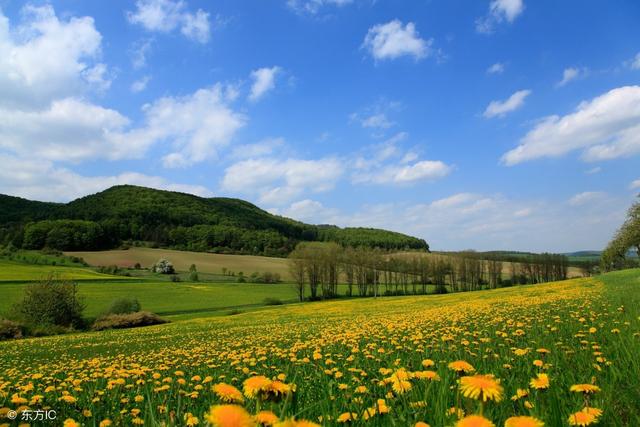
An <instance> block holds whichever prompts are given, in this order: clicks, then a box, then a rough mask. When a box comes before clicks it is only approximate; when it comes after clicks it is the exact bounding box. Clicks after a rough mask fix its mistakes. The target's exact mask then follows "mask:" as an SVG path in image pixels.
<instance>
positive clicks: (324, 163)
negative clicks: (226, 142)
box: [222, 158, 343, 205]
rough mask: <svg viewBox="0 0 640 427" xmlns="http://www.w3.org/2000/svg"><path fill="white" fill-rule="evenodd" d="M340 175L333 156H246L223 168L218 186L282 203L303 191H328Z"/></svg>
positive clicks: (273, 202)
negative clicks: (257, 157) (247, 157)
mask: <svg viewBox="0 0 640 427" xmlns="http://www.w3.org/2000/svg"><path fill="white" fill-rule="evenodd" d="M342 174H343V166H342V163H341V162H340V161H339V160H337V159H334V158H323V159H318V160H303V159H295V158H288V159H277V158H259V159H248V160H242V161H240V162H237V163H234V164H233V165H231V166H229V167H228V168H227V169H226V170H225V174H224V178H223V180H222V188H223V189H224V190H226V191H231V192H236V193H242V194H251V195H258V197H259V200H260V202H261V203H266V204H271V205H274V204H282V203H284V202H286V201H288V200H290V199H292V198H293V197H296V196H298V195H299V194H301V193H302V192H304V191H311V192H323V191H328V190H330V189H332V188H333V187H334V186H335V183H336V182H337V180H338V179H339V178H340V176H341V175H342Z"/></svg>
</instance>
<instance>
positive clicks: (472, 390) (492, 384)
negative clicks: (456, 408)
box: [460, 375, 503, 402]
mask: <svg viewBox="0 0 640 427" xmlns="http://www.w3.org/2000/svg"><path fill="white" fill-rule="evenodd" d="M502 390H503V389H502V386H501V385H500V380H496V379H495V378H494V377H493V375H474V376H467V377H462V378H460V391H461V392H462V395H463V396H465V397H470V398H472V399H476V400H482V401H483V402H486V401H487V400H495V401H496V402H499V401H500V400H502Z"/></svg>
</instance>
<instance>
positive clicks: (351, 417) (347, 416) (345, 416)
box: [336, 412, 358, 423]
mask: <svg viewBox="0 0 640 427" xmlns="http://www.w3.org/2000/svg"><path fill="white" fill-rule="evenodd" d="M356 419H358V414H356V413H355V412H344V413H342V414H340V416H339V417H338V418H337V419H336V421H337V422H339V423H346V422H348V421H355V420H356Z"/></svg>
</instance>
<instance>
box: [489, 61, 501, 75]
mask: <svg viewBox="0 0 640 427" xmlns="http://www.w3.org/2000/svg"><path fill="white" fill-rule="evenodd" d="M503 72H504V64H503V63H501V62H496V63H495V64H493V65H491V66H490V67H489V68H487V73H489V74H502V73H503Z"/></svg>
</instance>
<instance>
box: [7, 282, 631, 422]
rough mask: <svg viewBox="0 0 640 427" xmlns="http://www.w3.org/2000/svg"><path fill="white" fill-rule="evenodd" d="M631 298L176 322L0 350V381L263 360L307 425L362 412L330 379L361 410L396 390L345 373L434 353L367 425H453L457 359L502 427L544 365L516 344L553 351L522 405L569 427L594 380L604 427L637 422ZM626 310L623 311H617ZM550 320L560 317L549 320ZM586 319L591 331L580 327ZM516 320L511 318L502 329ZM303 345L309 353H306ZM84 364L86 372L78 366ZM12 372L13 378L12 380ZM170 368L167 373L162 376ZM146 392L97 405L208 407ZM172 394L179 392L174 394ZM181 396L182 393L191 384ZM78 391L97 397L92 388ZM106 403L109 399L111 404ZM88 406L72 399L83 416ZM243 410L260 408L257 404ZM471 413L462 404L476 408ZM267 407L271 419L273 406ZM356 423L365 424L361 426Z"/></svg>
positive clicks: (589, 285)
mask: <svg viewBox="0 0 640 427" xmlns="http://www.w3.org/2000/svg"><path fill="white" fill-rule="evenodd" d="M601 283H604V286H603V285H602V284H601ZM639 302H640V270H632V271H625V272H618V273H613V274H608V275H604V276H600V277H598V278H595V279H578V280H573V281H566V282H558V283H551V284H542V285H528V286H519V287H513V288H507V289H498V290H493V291H481V292H474V293H467V294H450V295H443V296H426V297H425V296H421V297H398V298H384V299H378V300H373V299H367V300H364V301H359V300H357V301H353V300H351V301H336V302H328V303H311V304H298V305H290V306H284V307H280V308H274V309H271V310H264V311H258V312H255V313H246V314H243V315H239V316H234V317H225V318H220V319H208V320H202V319H201V320H193V321H185V322H177V323H173V324H169V325H162V326H158V327H150V328H144V329H138V330H128V331H110V332H104V333H93V334H78V335H74V336H64V337H52V338H43V339H35V340H25V341H22V342H16V343H0V380H2V379H3V378H2V377H3V376H4V377H5V378H4V380H9V381H12V380H13V381H17V380H18V379H19V378H22V377H24V378H25V380H26V379H28V378H30V375H31V374H32V373H35V372H40V371H42V370H45V371H46V370H47V369H54V367H55V366H56V365H58V369H61V372H59V374H58V375H59V376H60V378H62V379H64V378H67V376H68V375H69V374H67V373H65V371H75V372H76V373H75V377H86V378H88V377H89V376H90V371H91V370H93V369H96V368H97V370H98V371H99V372H102V369H103V368H102V367H103V366H110V365H111V364H112V363H114V361H117V363H118V364H136V363H140V364H142V365H143V366H147V367H150V368H151V369H158V367H159V366H161V365H162V364H166V363H169V364H170V366H171V368H170V372H173V371H174V370H176V369H180V370H183V371H185V378H187V379H188V378H190V377H191V375H194V374H198V375H202V378H204V376H205V375H212V376H213V378H217V377H218V376H219V375H223V374H227V375H228V377H229V378H230V377H231V376H238V377H239V380H238V381H239V382H241V381H242V380H243V379H244V378H246V376H245V375H243V374H242V373H241V372H240V369H239V367H242V366H245V364H246V362H248V361H250V360H252V359H247V358H250V357H252V356H253V357H259V356H260V357H262V356H265V357H264V358H265V360H264V362H260V363H258V364H257V365H256V366H252V367H251V368H250V369H248V370H247V371H256V372H257V373H259V374H265V375H269V376H271V375H276V374H277V373H278V372H283V373H286V374H287V382H292V383H295V384H297V386H298V391H297V393H296V396H297V401H298V405H299V406H298V409H297V410H298V411H300V416H305V417H308V418H311V419H315V417H316V416H318V415H321V414H330V415H333V416H337V415H338V414H340V413H341V412H344V411H347V410H352V409H353V410H358V411H360V410H361V408H362V407H361V406H360V405H355V404H352V403H351V404H350V403H349V402H350V399H349V398H348V397H347V396H348V394H349V392H340V391H338V389H337V382H341V381H342V382H345V383H347V384H349V387H355V386H356V385H357V384H365V385H367V386H368V387H369V389H370V390H371V391H369V392H367V393H365V394H364V395H362V396H363V398H364V399H365V402H364V406H363V407H366V406H367V405H370V404H371V401H373V402H375V399H376V398H379V397H381V396H384V394H385V393H386V391H387V390H389V389H390V388H389V387H386V388H380V386H379V385H377V384H375V383H377V381H376V382H373V383H372V382H371V381H369V380H368V379H360V378H357V379H356V381H354V380H353V377H354V376H356V375H352V374H349V373H347V372H348V369H347V367H356V368H358V369H363V370H364V371H365V372H367V373H368V376H369V377H370V378H372V379H374V378H378V376H379V374H378V369H379V368H380V367H396V366H401V367H407V368H408V369H414V370H415V369H422V368H420V361H421V360H422V359H424V358H425V357H431V358H433V359H434V360H435V361H436V366H435V367H433V368H431V369H434V370H436V371H437V372H438V374H439V375H440V376H441V377H442V380H441V381H438V382H434V383H428V382H427V383H424V382H420V381H413V384H414V386H413V387H414V388H413V390H412V391H411V392H409V393H407V394H405V395H402V396H401V397H399V398H396V399H389V398H388V399H387V401H388V404H389V405H390V406H392V408H393V410H392V412H391V414H389V415H387V416H385V417H382V418H379V417H376V418H374V419H373V420H371V421H369V422H368V424H367V425H375V426H382V425H390V423H391V422H392V421H391V419H390V418H393V419H394V421H393V422H392V423H393V424H394V425H413V423H414V422H415V421H416V420H417V419H423V420H426V421H428V422H429V423H430V424H431V425H450V424H452V420H451V419H450V418H446V417H445V416H444V415H443V414H445V412H446V411H447V409H448V408H449V407H451V406H452V405H453V404H455V401H456V398H455V389H456V385H455V381H456V377H455V375H454V374H452V373H451V371H449V370H448V369H447V367H446V365H447V363H448V362H449V361H452V360H455V359H465V360H467V361H469V362H471V363H472V364H473V365H474V366H475V367H476V369H478V371H479V372H481V373H493V374H495V375H496V376H497V378H500V379H502V384H503V386H504V387H505V395H506V399H504V400H503V401H502V402H500V403H499V404H497V403H495V402H489V403H488V404H487V405H486V406H487V409H486V411H485V415H486V416H488V417H489V418H491V419H492V420H493V421H494V422H495V423H496V425H503V422H504V420H505V418H506V417H508V416H511V415H513V414H514V413H527V412H528V411H526V410H525V409H524V408H523V407H522V402H516V403H512V402H511V401H510V399H509V397H510V396H511V394H513V393H514V392H515V390H516V388H518V387H526V385H527V383H528V381H529V379H530V378H531V377H532V376H535V373H536V372H537V371H538V370H537V369H536V368H535V367H533V366H532V361H533V359H536V358H539V357H540V356H539V355H537V354H536V353H535V352H534V350H531V352H530V353H529V354H527V355H526V356H524V357H520V358H518V357H515V356H514V355H513V352H512V349H511V348H513V347H530V348H532V349H535V348H538V347H545V348H549V349H550V350H551V353H550V354H549V355H547V356H545V357H543V358H544V360H545V361H546V362H547V363H549V364H550V366H549V367H548V368H547V369H548V372H549V375H550V379H551V386H550V389H549V390H547V391H542V392H536V391H532V392H531V395H530V397H529V398H528V399H529V400H530V401H531V402H532V403H533V404H534V405H535V406H536V409H534V410H533V411H532V413H533V414H534V415H536V416H539V417H540V418H542V419H544V420H545V421H546V425H566V419H567V417H568V415H569V414H570V413H571V412H574V411H576V410H579V409H580V407H581V397H580V396H579V395H577V394H575V393H570V392H569V386H570V385H571V384H575V383H580V382H590V379H591V377H592V376H595V377H596V381H597V384H598V385H599V386H600V387H601V388H602V391H601V392H600V393H598V394H596V395H595V396H594V397H593V398H592V404H593V405H594V406H597V407H600V408H602V409H604V411H605V413H604V415H603V419H602V422H601V423H600V425H607V426H628V425H640V424H638V423H640V406H638V405H639V403H638V402H640V393H639V391H638V389H637V381H636V378H638V376H639V375H640V366H639V365H638V354H639V350H640V343H639V341H638V340H637V338H634V337H633V334H634V333H637V332H638V316H639V315H640V304H639ZM621 305H624V306H625V308H624V309H622V310H617V308H618V307H620V306H621ZM554 316H558V317H557V320H556V321H554ZM582 317H584V318H585V319H586V321H584V322H586V323H583V321H581V320H579V318H582ZM512 321H513V322H514V323H513V324H510V322H512ZM389 322H391V323H389ZM518 322H521V323H518ZM627 322H628V324H627ZM452 326H454V327H452ZM592 326H596V327H597V328H596V329H597V331H596V332H594V333H592V334H590V335H589V333H588V332H585V331H586V330H587V329H588V328H589V327H592ZM552 327H553V328H552ZM616 327H617V328H619V329H621V330H622V332H621V333H620V334H614V333H611V332H610V330H611V329H612V328H616ZM519 328H521V329H523V330H524V331H525V333H524V335H522V337H518V336H517V334H515V333H514V332H515V330H516V329H519ZM505 330H506V331H508V334H507V338H501V337H500V336H499V335H498V334H496V332H497V331H505ZM328 331H331V332H330V333H327V332H328ZM585 333H586V334H587V335H586V336H585ZM447 334H453V336H454V337H455V338H454V339H453V341H451V342H443V341H442V339H441V338H442V337H443V336H445V335H447ZM475 334H479V336H480V337H484V336H486V337H488V339H489V341H487V344H481V343H479V342H478V341H477V338H476V337H474V335H475ZM406 338H408V340H406ZM467 339H470V340H471V341H472V342H471V343H467V345H466V346H462V345H460V346H459V345H457V343H459V342H460V341H461V340H467ZM301 341H302V342H308V343H309V344H308V345H305V346H300V342H301ZM581 341H584V342H585V344H581ZM367 343H373V345H374V347H373V349H374V350H375V349H376V348H380V349H386V351H384V352H382V353H380V352H378V351H370V349H369V348H368V346H367ZM417 343H424V344H430V345H429V346H428V347H427V348H428V350H421V351H416V350H418V349H417V348H416V346H417ZM590 343H597V344H598V345H599V346H600V347H599V350H600V351H602V352H603V356H604V357H605V358H606V360H609V361H610V362H612V365H611V366H607V364H605V363H601V369H602V371H597V370H595V369H593V366H592V365H593V364H594V363H595V355H594V354H593V351H594V349H593V348H592V345H591V344H590ZM352 345H356V346H358V347H359V348H360V351H359V352H358V353H351V352H350V348H351V346H352ZM420 345H422V344H420ZM467 346H468V347H467ZM292 347H297V350H296V351H295V352H296V354H297V355H298V357H302V356H309V357H310V356H311V353H313V351H314V349H319V350H320V351H321V352H322V353H324V355H325V356H326V357H329V356H330V357H331V359H333V360H334V364H333V365H331V366H335V367H336V368H337V369H340V370H341V371H342V372H344V373H345V377H344V378H343V379H341V380H340V381H335V380H333V379H332V378H331V377H329V376H327V375H326V373H325V371H324V369H325V362H324V359H322V360H320V361H318V362H313V361H312V362H311V363H308V364H304V363H302V364H301V363H290V362H289V358H290V357H291V356H290V351H291V350H290V349H291V348H292ZM480 349H482V350H483V351H479V350H480ZM485 350H490V351H491V352H495V355H496V357H495V358H494V357H483V356H482V354H484V353H485ZM425 351H426V353H425ZM363 352H364V353H363ZM349 353H351V356H352V358H353V357H355V360H354V361H353V362H349V363H347V361H346V360H345V358H344V356H342V355H346V354H349ZM371 353H373V356H372V357H371V358H369V357H368V356H367V355H368V354H371ZM236 358H238V359H239V361H238V362H236V361H235V359H236ZM90 359H91V360H92V362H91V363H84V364H82V363H79V362H80V361H88V360H90ZM243 359H244V360H243ZM59 360H62V361H63V362H62V363H60V362H58V361H59ZM396 362H397V363H399V365H398V364H397V363H396ZM505 362H509V363H510V364H511V365H513V366H512V368H506V367H505V366H504V365H503V364H504V363H505ZM44 363H50V365H43V364H44ZM212 363H213V364H212ZM235 363H240V365H237V366H236V365H235ZM207 365H209V366H208V367H207ZM134 366H139V365H134ZM160 369H161V368H160ZM3 372H4V373H3ZM12 372H13V373H14V375H15V376H16V377H15V378H13V377H10V376H9V377H7V375H11V374H10V373H12ZM80 372H82V374H80ZM170 372H169V373H165V372H163V374H162V375H167V376H170V375H171V373H170ZM46 375H47V372H45V376H46ZM71 375H73V374H71ZM127 375H128V374H127ZM91 381H92V380H91ZM97 381H99V382H100V381H101V380H99V379H98V380H97ZM126 381H128V382H132V383H133V382H134V381H135V378H132V379H129V378H127V379H126ZM231 381H233V380H231ZM101 384H102V383H101ZM149 384H150V385H149V386H142V387H141V388H142V390H140V389H139V388H138V386H132V387H133V388H132V389H131V391H128V392H126V391H124V389H122V391H120V390H121V389H118V390H117V392H116V393H115V394H114V393H111V394H107V395H106V396H105V399H106V400H108V399H117V400H119V399H120V398H121V397H122V393H127V396H129V398H130V399H131V400H133V399H132V397H133V395H135V394H136V393H142V394H144V395H146V396H147V397H146V400H145V407H144V408H145V409H144V410H143V413H142V416H143V417H144V418H145V420H146V421H147V424H149V423H153V421H156V420H157V419H156V418H154V417H160V418H161V417H163V415H158V414H157V413H156V415H153V410H152V409H148V408H155V405H156V404H158V403H162V404H166V405H168V406H169V407H171V408H172V409H173V410H176V411H177V416H178V417H181V414H182V413H184V412H186V411H189V412H194V413H195V414H196V415H198V416H201V415H202V414H203V413H204V411H206V410H207V409H208V407H209V405H210V404H211V403H212V402H215V398H213V397H212V396H211V395H210V394H208V393H205V394H203V396H201V397H200V398H198V399H195V400H192V399H183V400H180V398H179V397H176V396H178V393H177V392H176V391H174V392H173V393H171V394H167V393H161V394H158V395H156V393H153V394H151V392H150V390H151V388H153V387H154V386H153V385H151V383H150V382H149ZM422 384H425V385H424V386H423V385H422ZM429 384H433V385H432V386H428V385H429ZM427 386H428V387H427ZM98 387H104V385H103V384H102V385H98ZM171 387H172V389H173V388H174V386H173V385H172V386H171ZM188 387H189V389H190V388H191V387H193V385H192V384H190V385H188ZM85 388H86V389H93V387H92V386H91V385H90V384H89V385H88V386H87V387H83V389H85ZM72 393H73V394H75V395H77V396H78V397H79V398H80V399H81V402H85V401H86V402H89V401H90V399H91V397H92V394H91V393H85V394H86V396H87V397H84V394H83V393H82V392H75V391H73V390H72ZM10 394H11V393H8V394H7V396H10ZM111 395H113V397H109V396H111ZM330 396H338V398H337V399H334V398H330ZM167 399H168V400H167ZM417 399H418V400H419V399H425V400H427V401H428V403H427V407H426V408H425V409H419V408H409V407H408V403H407V402H411V401H415V400H417ZM83 404H85V403H80V404H79V405H80V406H79V407H82V405H83ZM89 405H91V404H90V403H89ZM147 405H148V407H147ZM0 406H1V402H0ZM91 406H92V409H93V412H94V414H96V416H99V417H103V416H105V415H108V416H111V417H117V416H118V415H117V410H119V408H120V406H117V409H116V410H110V409H109V408H110V406H108V405H101V404H96V405H91ZM246 406H247V407H248V408H249V409H250V410H255V408H254V404H253V402H251V401H249V402H248V403H247V404H246ZM473 407H474V406H473V405H469V409H470V410H473ZM356 408H359V409H356ZM274 409H275V410H276V411H277V412H279V411H278V406H277V405H276V407H275V408H274ZM280 409H282V408H280ZM65 410H66V409H65ZM109 411H111V412H109ZM291 412H294V411H291ZM291 412H289V413H291ZM403 414H405V415H403ZM403 416H406V417H407V418H402V417H403ZM165 417H166V415H165ZM330 425H333V424H332V423H330ZM356 425H361V424H360V423H359V422H358V423H356Z"/></svg>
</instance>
